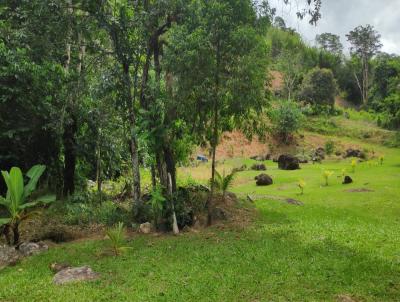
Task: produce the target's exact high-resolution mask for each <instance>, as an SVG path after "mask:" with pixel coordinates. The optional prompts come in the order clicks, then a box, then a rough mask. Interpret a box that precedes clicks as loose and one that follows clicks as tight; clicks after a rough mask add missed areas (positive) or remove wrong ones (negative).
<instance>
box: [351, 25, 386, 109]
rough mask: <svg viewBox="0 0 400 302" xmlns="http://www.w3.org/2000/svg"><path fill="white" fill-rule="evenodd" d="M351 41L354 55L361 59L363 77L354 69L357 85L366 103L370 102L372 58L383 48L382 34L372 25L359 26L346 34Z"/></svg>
mask: <svg viewBox="0 0 400 302" xmlns="http://www.w3.org/2000/svg"><path fill="white" fill-rule="evenodd" d="M346 37H347V40H348V41H349V42H350V43H351V47H350V52H351V54H352V56H354V57H355V58H357V59H358V60H359V61H360V65H361V66H360V69H361V77H360V76H359V75H357V72H355V71H354V77H355V78H356V81H357V85H358V87H359V89H360V92H361V96H362V101H363V104H364V105H367V104H368V98H369V95H368V91H369V88H370V68H369V67H370V66H369V64H370V60H371V58H372V57H373V56H374V55H375V54H377V52H378V51H379V50H380V49H381V47H382V44H381V42H380V38H381V35H380V34H379V33H378V32H377V31H376V30H375V29H374V27H373V26H371V25H369V24H368V25H366V26H362V25H361V26H358V27H356V28H355V29H354V30H352V31H350V33H349V34H347V35H346Z"/></svg>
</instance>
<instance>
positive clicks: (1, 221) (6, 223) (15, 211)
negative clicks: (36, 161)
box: [0, 165, 56, 245]
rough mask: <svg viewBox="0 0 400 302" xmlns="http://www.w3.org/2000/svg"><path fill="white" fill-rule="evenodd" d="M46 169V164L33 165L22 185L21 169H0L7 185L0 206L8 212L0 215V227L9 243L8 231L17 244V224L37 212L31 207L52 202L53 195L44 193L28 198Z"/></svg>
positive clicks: (18, 235)
mask: <svg viewBox="0 0 400 302" xmlns="http://www.w3.org/2000/svg"><path fill="white" fill-rule="evenodd" d="M45 170H46V166H43V165H36V166H33V167H32V168H31V169H30V170H29V171H28V172H27V173H26V176H27V178H28V179H29V181H28V183H27V184H26V185H24V177H23V175H22V172H21V169H20V168H17V167H13V168H11V170H10V172H7V171H1V174H2V175H3V178H4V181H5V183H6V186H7V194H6V197H3V196H0V208H1V207H3V208H5V210H6V211H7V212H8V217H6V218H2V217H0V227H3V233H4V235H5V237H6V241H7V243H8V244H11V238H10V232H11V231H12V232H13V237H14V238H13V244H14V245H18V244H19V237H20V233H19V226H20V224H21V222H23V221H24V220H26V219H28V218H29V217H31V216H32V215H35V214H37V212H35V211H32V209H33V208H35V207H37V206H39V205H43V204H48V203H51V202H53V201H54V200H55V199H56V197H55V195H46V196H41V197H38V198H36V199H34V200H30V195H31V194H32V193H33V192H34V191H35V190H36V186H37V183H38V181H39V179H40V177H41V176H42V174H43V172H44V171H45Z"/></svg>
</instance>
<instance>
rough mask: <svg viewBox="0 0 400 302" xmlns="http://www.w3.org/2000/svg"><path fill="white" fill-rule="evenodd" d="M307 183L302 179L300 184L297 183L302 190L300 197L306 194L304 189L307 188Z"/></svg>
mask: <svg viewBox="0 0 400 302" xmlns="http://www.w3.org/2000/svg"><path fill="white" fill-rule="evenodd" d="M306 185H307V184H306V182H305V181H304V179H300V180H299V182H298V183H297V186H298V187H299V189H300V195H303V194H304V188H305V187H306Z"/></svg>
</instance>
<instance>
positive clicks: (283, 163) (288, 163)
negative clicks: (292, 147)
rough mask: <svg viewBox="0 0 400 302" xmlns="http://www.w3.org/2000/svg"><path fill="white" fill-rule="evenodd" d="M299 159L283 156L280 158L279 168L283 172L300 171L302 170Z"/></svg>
mask: <svg viewBox="0 0 400 302" xmlns="http://www.w3.org/2000/svg"><path fill="white" fill-rule="evenodd" d="M299 162H300V161H299V159H298V158H297V157H295V156H292V155H287V154H284V155H281V156H279V158H278V167H279V169H281V170H298V169H300V165H299Z"/></svg>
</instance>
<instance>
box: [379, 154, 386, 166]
mask: <svg viewBox="0 0 400 302" xmlns="http://www.w3.org/2000/svg"><path fill="white" fill-rule="evenodd" d="M384 160H385V156H384V155H381V156H379V163H380V165H381V166H382V165H383V161H384Z"/></svg>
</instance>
